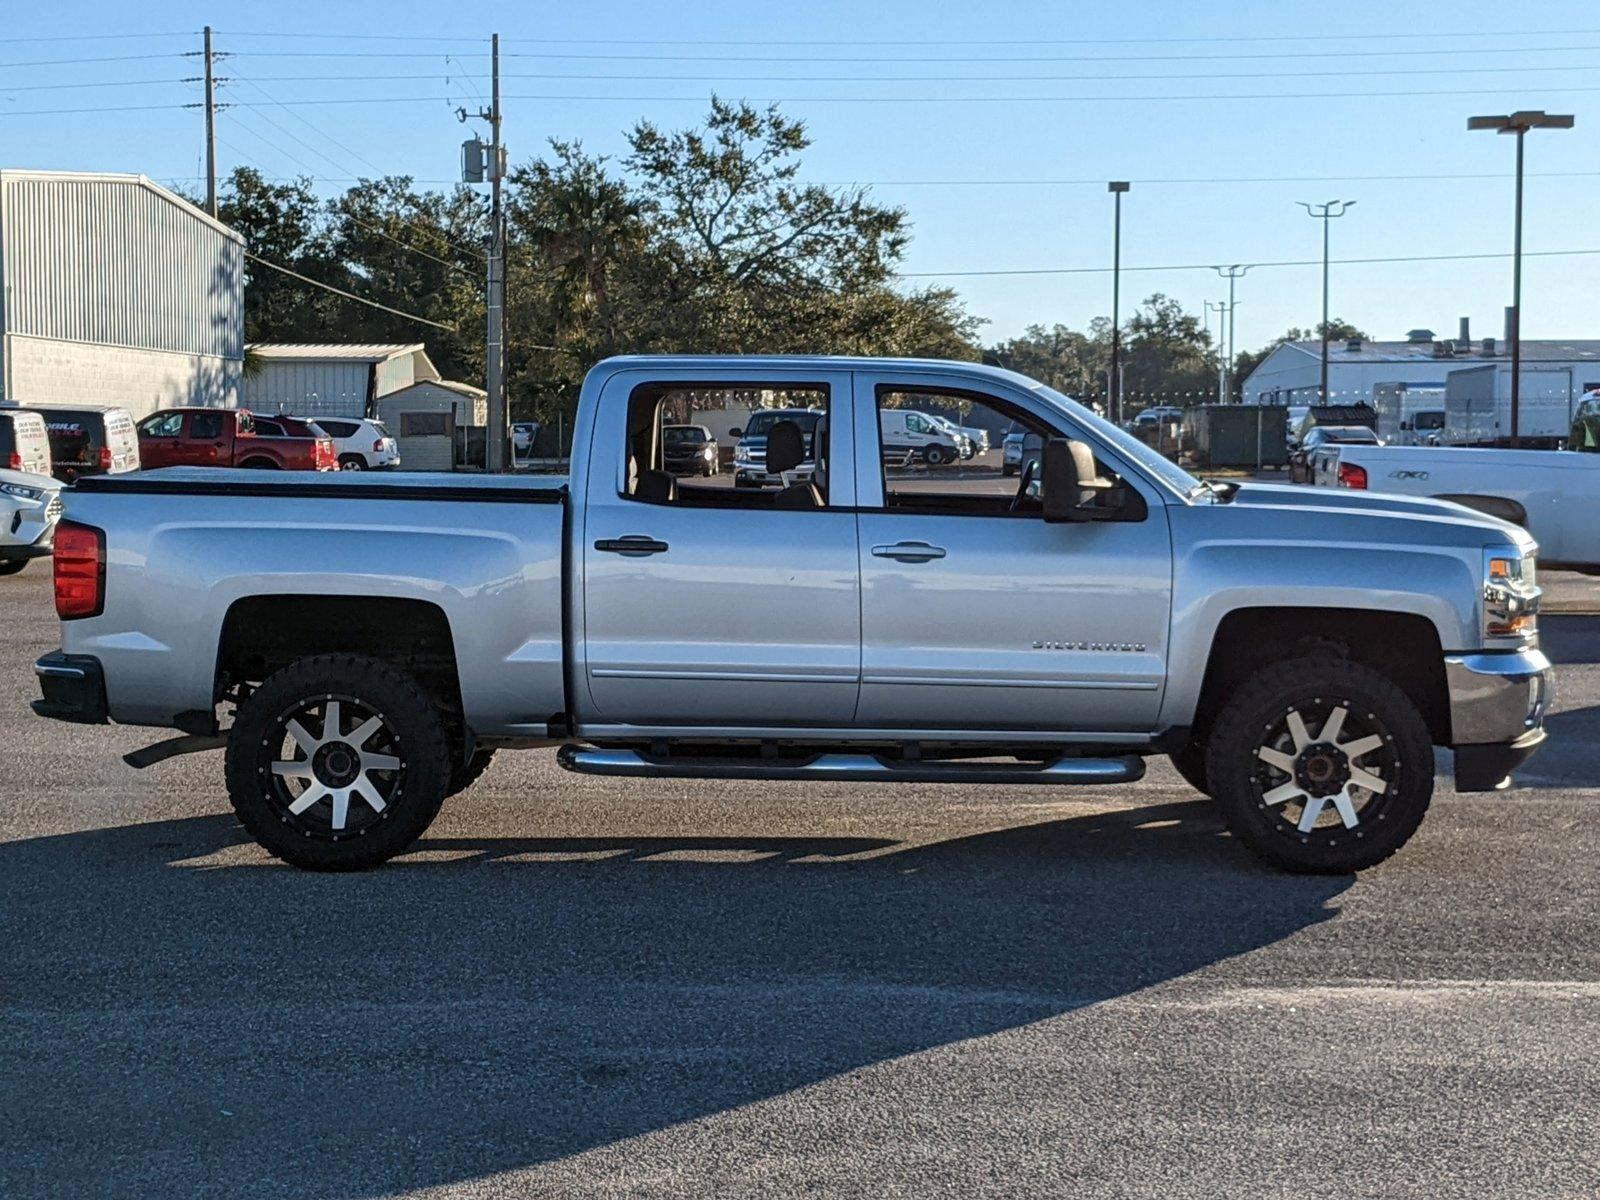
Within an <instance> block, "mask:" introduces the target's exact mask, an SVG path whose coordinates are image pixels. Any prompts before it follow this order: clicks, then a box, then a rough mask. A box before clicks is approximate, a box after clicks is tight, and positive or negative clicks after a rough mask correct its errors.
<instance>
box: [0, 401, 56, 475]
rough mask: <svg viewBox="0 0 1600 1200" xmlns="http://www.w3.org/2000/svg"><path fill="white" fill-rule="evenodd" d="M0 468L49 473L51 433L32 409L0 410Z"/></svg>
mask: <svg viewBox="0 0 1600 1200" xmlns="http://www.w3.org/2000/svg"><path fill="white" fill-rule="evenodd" d="M0 468H4V469H7V470H11V471H27V472H30V473H32V474H34V475H48V474H50V434H49V431H48V430H47V429H46V428H45V423H44V418H43V417H41V416H40V415H39V414H38V413H36V412H34V411H33V410H32V409H30V408H10V407H0Z"/></svg>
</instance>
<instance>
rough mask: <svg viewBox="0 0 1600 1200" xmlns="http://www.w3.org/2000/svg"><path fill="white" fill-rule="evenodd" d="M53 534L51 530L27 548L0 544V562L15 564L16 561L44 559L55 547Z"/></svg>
mask: <svg viewBox="0 0 1600 1200" xmlns="http://www.w3.org/2000/svg"><path fill="white" fill-rule="evenodd" d="M55 541H56V539H55V533H54V531H53V530H52V531H51V532H50V533H48V534H46V535H45V536H44V537H43V538H42V539H40V540H39V541H37V542H34V543H33V544H32V545H29V546H19V545H16V544H14V543H13V544H11V545H5V544H0V562H16V561H17V560H18V559H29V558H44V557H45V556H46V555H47V554H49V553H50V551H51V550H52V549H53V548H54V547H55Z"/></svg>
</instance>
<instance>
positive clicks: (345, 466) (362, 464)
mask: <svg viewBox="0 0 1600 1200" xmlns="http://www.w3.org/2000/svg"><path fill="white" fill-rule="evenodd" d="M366 469H367V460H366V459H364V458H362V457H361V455H359V454H341V455H340V456H339V470H341V471H365V470H366Z"/></svg>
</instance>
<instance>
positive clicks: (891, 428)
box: [878, 408, 972, 467]
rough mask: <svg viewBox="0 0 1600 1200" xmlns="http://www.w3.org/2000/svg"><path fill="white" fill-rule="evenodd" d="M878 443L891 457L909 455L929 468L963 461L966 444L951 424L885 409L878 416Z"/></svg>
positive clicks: (912, 412) (911, 411)
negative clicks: (963, 450)
mask: <svg viewBox="0 0 1600 1200" xmlns="http://www.w3.org/2000/svg"><path fill="white" fill-rule="evenodd" d="M878 429H879V440H880V443H881V445H882V449H883V453H884V454H885V455H886V456H889V457H891V458H895V457H899V456H901V455H904V454H909V455H911V457H913V458H917V459H921V460H922V461H923V462H925V463H927V464H928V465H929V466H930V467H942V466H945V465H947V464H949V463H953V462H955V461H956V460H957V459H960V458H970V457H972V455H971V453H970V447H969V448H968V451H969V452H968V453H965V454H964V453H963V452H962V445H963V443H964V442H965V441H966V439H965V438H963V437H962V436H961V434H960V432H959V431H958V430H957V429H956V427H955V426H954V425H952V424H951V423H950V422H949V421H945V420H943V418H936V417H932V416H929V415H928V414H927V413H923V412H917V411H916V410H915V409H910V408H885V409H882V410H881V411H880V412H879V413H878Z"/></svg>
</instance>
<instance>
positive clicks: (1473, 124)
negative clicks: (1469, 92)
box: [1467, 109, 1574, 446]
mask: <svg viewBox="0 0 1600 1200" xmlns="http://www.w3.org/2000/svg"><path fill="white" fill-rule="evenodd" d="M1573 124H1574V120H1573V117H1572V114H1571V113H1547V112H1544V111H1542V110H1539V109H1523V110H1521V111H1519V112H1514V113H1510V114H1508V115H1504V116H1490V117H1468V118H1467V129H1468V130H1477V129H1487V130H1490V131H1492V132H1494V133H1510V134H1514V135H1516V139H1517V199H1516V217H1515V226H1516V231H1515V233H1514V235H1513V249H1512V252H1511V328H1510V329H1508V330H1506V334H1507V337H1508V338H1509V340H1510V342H1511V444H1512V445H1513V446H1520V445H1521V444H1522V436H1521V431H1520V429H1519V425H1518V418H1519V417H1520V416H1521V401H1522V140H1523V138H1524V137H1525V136H1526V135H1527V132H1528V130H1530V129H1571V128H1572V126H1573Z"/></svg>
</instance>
